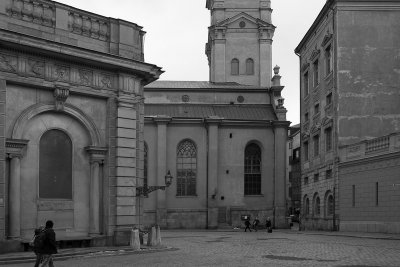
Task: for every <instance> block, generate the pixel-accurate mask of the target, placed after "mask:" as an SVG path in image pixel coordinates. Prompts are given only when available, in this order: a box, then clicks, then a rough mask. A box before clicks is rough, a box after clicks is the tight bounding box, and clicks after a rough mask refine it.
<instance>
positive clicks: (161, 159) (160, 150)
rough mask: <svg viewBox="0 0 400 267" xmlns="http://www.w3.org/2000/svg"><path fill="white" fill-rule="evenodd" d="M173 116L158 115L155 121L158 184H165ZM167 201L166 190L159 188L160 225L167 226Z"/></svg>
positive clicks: (157, 211)
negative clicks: (170, 124)
mask: <svg viewBox="0 0 400 267" xmlns="http://www.w3.org/2000/svg"><path fill="white" fill-rule="evenodd" d="M169 121H171V117H168V116H157V117H156V118H154V122H155V123H156V124H157V172H156V173H157V178H156V181H157V185H164V184H165V180H164V179H165V178H164V176H165V174H166V173H167V124H168V122H169ZM167 207H168V206H167V203H166V190H165V191H164V190H157V208H156V223H157V224H158V225H160V227H162V228H165V227H166V226H167Z"/></svg>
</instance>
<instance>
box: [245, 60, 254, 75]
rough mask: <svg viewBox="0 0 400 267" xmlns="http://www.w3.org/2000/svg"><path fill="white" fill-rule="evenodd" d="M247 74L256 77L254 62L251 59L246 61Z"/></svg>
mask: <svg viewBox="0 0 400 267" xmlns="http://www.w3.org/2000/svg"><path fill="white" fill-rule="evenodd" d="M246 74H247V75H254V60H253V59H251V58H248V59H247V60H246Z"/></svg>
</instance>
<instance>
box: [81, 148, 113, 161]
mask: <svg viewBox="0 0 400 267" xmlns="http://www.w3.org/2000/svg"><path fill="white" fill-rule="evenodd" d="M85 150H86V152H87V153H88V154H89V155H90V162H98V163H103V162H104V160H105V159H106V156H107V152H108V149H107V148H106V147H96V146H87V147H85Z"/></svg>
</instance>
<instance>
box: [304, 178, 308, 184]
mask: <svg viewBox="0 0 400 267" xmlns="http://www.w3.org/2000/svg"><path fill="white" fill-rule="evenodd" d="M304 184H305V185H307V184H308V177H304Z"/></svg>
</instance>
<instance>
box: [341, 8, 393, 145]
mask: <svg viewBox="0 0 400 267" xmlns="http://www.w3.org/2000/svg"><path fill="white" fill-rule="evenodd" d="M337 17H338V18H337V20H338V25H337V26H338V30H337V31H338V36H337V39H338V41H337V43H338V86H337V87H338V93H339V106H338V115H339V117H338V131H339V143H340V144H343V145H345V144H350V143H355V142H357V141H361V140H364V139H370V138H374V137H378V136H382V135H386V134H389V133H392V132H395V131H399V130H400V105H399V103H400V90H399V86H398V85H399V82H400V56H399V55H400V12H399V11H398V10H396V9H395V10H393V11H390V12H389V11H378V10H362V11H351V10H343V11H340V12H338V15H337ZM372 125H373V127H371V126H372Z"/></svg>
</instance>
